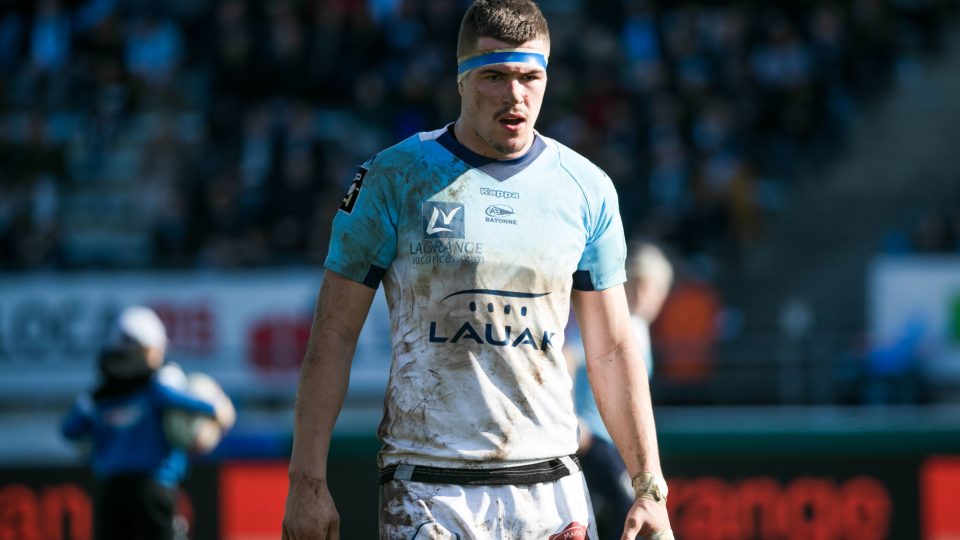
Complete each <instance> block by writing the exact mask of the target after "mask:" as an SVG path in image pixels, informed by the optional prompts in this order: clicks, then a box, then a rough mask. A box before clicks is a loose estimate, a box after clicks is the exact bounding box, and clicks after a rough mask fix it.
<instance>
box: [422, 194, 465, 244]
mask: <svg viewBox="0 0 960 540" xmlns="http://www.w3.org/2000/svg"><path fill="white" fill-rule="evenodd" d="M463 214H464V210H463V203H452V202H434V201H427V202H425V203H423V209H422V216H423V231H424V238H464V237H465V233H464V219H463Z"/></svg>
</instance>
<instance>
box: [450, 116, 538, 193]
mask: <svg viewBox="0 0 960 540" xmlns="http://www.w3.org/2000/svg"><path fill="white" fill-rule="evenodd" d="M437 142H438V143H440V145H441V146H443V147H444V148H446V149H447V151H449V152H450V153H451V154H453V155H455V156H457V157H458V158H460V159H461V160H463V161H464V162H465V163H466V164H467V165H470V166H471V167H473V168H474V169H479V170H481V171H483V172H484V173H486V174H488V175H490V176H492V177H493V178H496V179H497V180H499V181H501V182H503V181H504V180H506V179H507V178H510V177H512V176H514V175H516V174H517V173H519V172H520V171H522V170H524V169H526V168H527V166H528V165H530V164H531V163H533V162H534V161H535V160H536V159H537V158H538V157H540V154H542V153H543V151H544V150H546V149H547V145H546V143H544V142H543V139H541V138H540V136H539V135H537V134H536V133H534V135H533V144H532V145H531V146H530V150H527V153H526V154H524V155H522V156H520V157H518V158H515V159H504V160H500V159H493V158H488V157H485V156H481V155H480V154H478V153H476V152H474V151H473V150H470V149H469V148H467V147H466V146H464V145H463V144H461V143H460V141H458V140H457V138H456V137H454V135H453V124H450V125H449V126H447V129H446V131H444V132H443V135H440V136H439V137H437Z"/></svg>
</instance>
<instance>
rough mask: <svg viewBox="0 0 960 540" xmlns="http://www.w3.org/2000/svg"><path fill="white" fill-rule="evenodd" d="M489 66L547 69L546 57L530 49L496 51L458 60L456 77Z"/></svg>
mask: <svg viewBox="0 0 960 540" xmlns="http://www.w3.org/2000/svg"><path fill="white" fill-rule="evenodd" d="M491 64H531V65H534V66H537V67H541V68H543V69H544V70H546V69H547V55H545V54H543V53H542V52H540V51H535V50H531V49H498V50H495V51H490V52H488V53H484V54H480V55H477V56H473V57H470V58H465V59H463V60H460V62H459V64H458V66H457V77H458V78H462V77H463V76H464V75H465V74H466V73H467V72H468V71H470V70H471V69H476V68H478V67H482V66H489V65H491Z"/></svg>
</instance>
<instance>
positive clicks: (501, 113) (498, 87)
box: [456, 38, 549, 159]
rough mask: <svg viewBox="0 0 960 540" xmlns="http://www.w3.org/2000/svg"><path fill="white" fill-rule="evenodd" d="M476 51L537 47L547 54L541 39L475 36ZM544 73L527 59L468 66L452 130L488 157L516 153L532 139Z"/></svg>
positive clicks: (544, 82)
mask: <svg viewBox="0 0 960 540" xmlns="http://www.w3.org/2000/svg"><path fill="white" fill-rule="evenodd" d="M477 45H478V51H487V50H493V49H513V48H523V49H537V50H540V51H543V52H544V53H549V47H548V46H547V44H546V43H545V42H544V41H543V40H539V39H538V40H533V41H528V42H526V43H523V44H521V45H519V46H516V45H511V44H509V43H504V42H502V41H498V40H496V39H492V38H480V39H479V41H478V42H477ZM546 87H547V72H546V71H545V70H543V69H542V68H540V67H538V66H534V65H529V64H492V65H488V66H482V67H479V68H477V69H474V70H472V71H470V72H469V73H468V74H467V76H466V77H464V79H463V80H462V81H461V82H460V85H459V89H460V96H461V98H462V102H461V105H460V119H459V120H458V121H457V126H456V134H457V137H458V138H459V139H460V142H461V143H462V144H463V145H464V146H466V147H467V148H469V149H471V150H473V151H474V152H477V153H478V154H481V155H483V156H486V157H490V158H494V159H513V158H516V157H520V156H522V155H523V154H524V153H525V152H526V151H527V150H528V149H529V148H530V145H531V144H533V126H534V124H535V123H536V121H537V116H539V115H540V105H542V104H543V93H544V90H546Z"/></svg>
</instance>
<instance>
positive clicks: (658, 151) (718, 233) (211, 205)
mask: <svg viewBox="0 0 960 540" xmlns="http://www.w3.org/2000/svg"><path fill="white" fill-rule="evenodd" d="M466 3H467V2H466V1H465V0H429V1H428V0H276V1H269V2H255V1H252V0H250V1H247V0H167V1H163V2H160V1H159V0H37V1H26V0H21V1H17V0H0V269H4V270H29V269H73V268H128V267H129V268H142V267H214V268H228V267H250V266H264V265H286V264H318V263H320V262H321V261H322V259H323V257H324V255H325V252H326V242H327V236H328V234H329V222H330V219H331V218H332V215H333V213H334V212H335V210H336V208H337V205H338V203H339V200H340V198H341V197H342V195H343V193H344V192H345V189H346V187H347V184H348V183H349V181H350V180H351V178H352V174H353V171H354V170H355V167H356V166H357V165H358V164H359V163H361V162H362V161H364V160H365V159H367V158H369V157H370V156H371V155H373V154H374V153H375V152H377V151H378V150H380V149H382V148H383V147H386V146H388V145H390V144H392V143H394V142H397V141H399V140H400V139H402V138H404V137H406V136H408V135H410V134H412V133H414V132H416V131H419V130H429V129H435V128H438V127H442V126H443V125H444V124H445V123H447V122H450V121H453V120H454V119H455V118H456V116H457V114H458V111H459V100H458V95H457V93H456V86H455V52H454V51H455V44H456V36H457V30H458V26H459V18H460V16H461V14H462V13H463V10H464V9H465V4H466ZM540 4H541V6H542V8H543V9H544V11H545V13H546V14H547V17H548V20H549V21H550V23H551V32H552V39H553V47H552V56H551V64H550V71H549V77H550V86H549V89H548V92H547V100H546V103H545V106H544V111H543V113H542V116H541V120H540V122H539V124H538V128H539V129H540V131H541V132H542V133H544V134H545V135H548V136H551V137H554V138H556V139H558V140H560V141H561V142H564V143H565V144H567V145H569V146H571V147H573V148H575V149H577V150H578V151H580V152H581V153H583V154H585V155H587V156H588V157H590V158H591V159H593V160H594V161H595V162H596V163H598V164H599V165H601V166H602V167H603V168H604V169H605V170H606V171H607V172H608V173H609V174H610V176H611V177H612V178H613V179H614V181H615V183H616V184H617V186H618V189H619V192H620V197H621V207H622V213H623V217H624V222H625V225H626V227H627V232H628V235H629V236H631V237H640V236H643V237H645V238H647V239H650V240H653V241H658V242H661V243H663V244H666V245H669V246H671V247H672V248H673V249H674V250H675V251H676V252H677V253H680V254H683V255H706V256H707V257H715V258H721V259H722V258H723V257H730V256H733V257H735V256H736V254H737V253H738V252H739V251H740V250H743V249H748V248H749V246H750V243H751V242H752V241H754V239H755V238H756V237H757V235H758V233H759V231H760V230H761V228H762V225H763V219H764V216H765V215H767V214H768V213H770V212H776V211H777V209H778V208H780V207H781V206H782V205H784V204H788V203H789V200H788V195H787V196H786V199H787V200H785V195H784V194H785V193H786V194H788V193H789V188H790V185H791V184H792V183H794V182H796V181H798V180H799V179H802V178H810V177H815V176H816V173H817V172H818V171H819V170H821V169H822V168H823V167H824V166H825V165H827V164H828V163H829V162H830V160H831V159H833V158H835V157H836V155H837V154H838V153H840V152H841V151H842V148H843V143H844V135H845V132H846V128H847V126H848V124H849V122H850V120H851V118H852V117H853V115H855V114H856V113H857V112H858V110H860V109H862V108H863V107H865V106H867V105H868V104H869V103H870V100H871V99H873V98H874V97H876V96H877V95H879V94H881V93H882V92H884V91H885V89H888V88H890V87H891V85H892V84H895V83H896V81H897V79H898V77H904V76H908V74H909V73H910V71H911V66H914V65H915V64H916V63H917V62H918V61H919V60H918V59H919V58H921V57H922V56H923V55H928V54H935V53H936V52H937V50H938V47H939V40H940V38H941V36H942V30H941V28H940V25H941V21H942V18H943V15H944V13H946V12H952V10H953V9H954V8H955V7H956V5H955V4H956V3H955V2H954V1H953V0H850V1H844V2H837V1H827V0H816V1H800V0H796V1H792V2H789V1H787V2H762V1H759V0H757V1H746V0H744V1H739V2H728V3H716V2H708V1H705V0H703V1H693V2H668V1H655V0H593V1H587V0H542V1H541V2H540ZM956 219H957V218H956V216H954V217H953V220H954V223H956ZM953 241H954V242H956V238H954V240H953Z"/></svg>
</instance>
